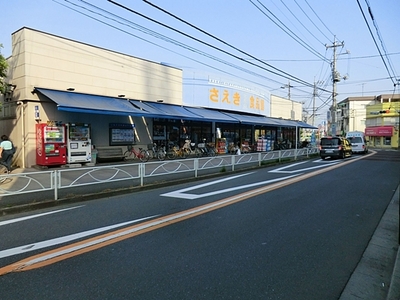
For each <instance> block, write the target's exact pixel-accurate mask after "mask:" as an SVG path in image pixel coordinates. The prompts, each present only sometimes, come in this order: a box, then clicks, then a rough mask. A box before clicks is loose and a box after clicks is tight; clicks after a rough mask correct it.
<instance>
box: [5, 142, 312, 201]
mask: <svg viewBox="0 0 400 300" xmlns="http://www.w3.org/2000/svg"><path fill="white" fill-rule="evenodd" d="M318 153H319V151H318V148H300V149H287V150H279V151H271V152H254V153H247V154H242V155H217V156H215V157H200V158H187V159H175V160H165V161H158V160H152V161H148V162H146V163H141V162H138V160H134V161H132V162H124V163H120V164H107V165H100V166H99V165H98V166H93V167H85V166H83V167H78V168H72V167H71V168H59V169H56V170H45V171H40V170H38V171H36V170H35V171H33V172H25V170H24V171H23V172H22V173H17V172H14V173H11V174H7V175H0V182H1V183H0V200H1V199H2V198H3V197H6V196H10V195H21V197H23V194H27V193H37V192H44V191H47V192H51V193H52V194H53V195H54V197H53V196H51V197H52V198H53V199H54V200H59V199H60V194H61V193H62V192H63V191H64V190H66V191H67V192H64V195H62V196H63V197H67V196H68V195H71V194H72V195H73V194H74V193H76V192H78V193H80V194H85V193H90V192H96V189H95V188H90V187H94V186H98V188H97V189H100V190H105V189H117V188H127V187H135V186H144V185H145V183H146V184H150V183H153V184H154V183H157V181H163V180H165V178H163V176H164V177H165V176H166V175H168V178H169V179H170V178H171V179H173V178H176V179H179V178H181V179H182V177H184V178H188V177H189V176H193V177H198V176H201V175H206V174H213V173H215V172H223V171H229V170H232V171H234V170H235V169H236V170H238V169H240V168H242V169H243V168H246V167H256V166H261V165H262V164H265V163H268V162H271V161H282V160H285V159H294V160H297V159H298V158H300V157H308V156H309V155H312V154H318ZM82 187H83V188H82ZM71 188H77V189H79V188H82V189H81V190H80V191H78V190H75V189H74V191H73V192H72V191H71ZM68 190H69V191H68ZM97 192H98V191H97Z"/></svg>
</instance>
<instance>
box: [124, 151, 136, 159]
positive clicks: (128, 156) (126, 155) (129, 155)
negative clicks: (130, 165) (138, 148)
mask: <svg viewBox="0 0 400 300" xmlns="http://www.w3.org/2000/svg"><path fill="white" fill-rule="evenodd" d="M135 157H136V155H135V153H133V152H132V151H130V150H127V151H125V153H124V160H134V159H135Z"/></svg>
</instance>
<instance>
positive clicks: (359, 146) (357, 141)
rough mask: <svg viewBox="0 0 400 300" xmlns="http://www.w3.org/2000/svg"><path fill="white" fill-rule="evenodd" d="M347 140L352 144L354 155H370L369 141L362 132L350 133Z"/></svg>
mask: <svg viewBox="0 0 400 300" xmlns="http://www.w3.org/2000/svg"><path fill="white" fill-rule="evenodd" d="M346 139H348V140H349V141H350V143H351V147H352V149H353V153H362V154H367V153H368V141H367V140H366V139H365V134H364V132H362V131H350V132H348V133H347V134H346Z"/></svg>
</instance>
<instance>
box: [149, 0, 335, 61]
mask: <svg viewBox="0 0 400 300" xmlns="http://www.w3.org/2000/svg"><path fill="white" fill-rule="evenodd" d="M144 1H145V0H144ZM256 1H257V2H258V3H259V4H260V5H261V6H262V7H263V8H264V9H265V10H266V11H267V12H269V14H271V15H272V16H273V17H274V18H275V19H276V20H277V21H278V22H279V23H280V24H281V25H282V26H281V25H279V24H278V23H277V22H275V21H274V20H273V19H272V18H271V17H270V16H268V15H267V14H266V13H265V12H264V11H263V10H262V9H260V8H259V7H258V6H257V5H256V4H255V3H254V2H253V1H252V0H249V2H250V3H251V4H253V5H254V6H255V7H256V8H257V9H258V10H259V11H260V12H261V13H262V14H263V15H264V16H266V17H267V18H268V19H270V20H271V21H272V22H273V23H274V24H275V25H276V26H278V27H279V28H280V29H281V30H282V31H284V32H285V33H286V34H287V35H289V36H290V37H291V38H292V39H294V40H295V41H296V42H297V43H299V44H300V45H301V46H302V47H304V48H305V49H307V50H308V51H310V52H311V53H313V54H314V55H316V56H317V57H319V58H321V59H322V60H323V61H328V60H327V59H326V58H325V57H324V56H322V55H321V54H320V53H318V52H317V51H316V50H314V49H313V48H311V47H310V46H309V45H307V43H305V42H304V41H303V40H302V39H300V38H299V37H298V36H297V35H296V34H295V33H294V32H293V31H292V30H290V29H289V28H288V27H287V26H286V25H285V24H283V23H282V22H281V21H280V20H279V19H278V18H277V17H276V16H275V15H274V14H273V13H272V12H271V11H270V10H269V9H268V8H267V7H266V6H265V5H264V4H262V3H261V2H260V1H259V0H256ZM283 27H285V28H286V29H287V30H288V31H289V32H290V33H289V32H288V31H286V30H285V29H284V28H283Z"/></svg>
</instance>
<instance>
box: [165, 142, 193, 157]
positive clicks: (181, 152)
mask: <svg viewBox="0 0 400 300" xmlns="http://www.w3.org/2000/svg"><path fill="white" fill-rule="evenodd" d="M189 154H190V152H189V151H188V149H186V148H184V147H182V148H179V146H178V145H173V146H171V147H170V148H169V149H168V151H167V157H168V159H175V158H188V157H189Z"/></svg>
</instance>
